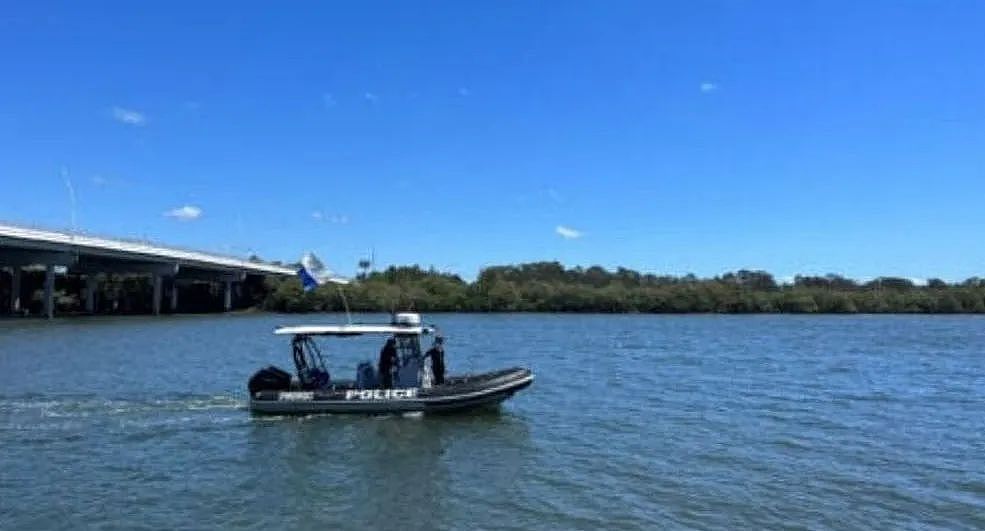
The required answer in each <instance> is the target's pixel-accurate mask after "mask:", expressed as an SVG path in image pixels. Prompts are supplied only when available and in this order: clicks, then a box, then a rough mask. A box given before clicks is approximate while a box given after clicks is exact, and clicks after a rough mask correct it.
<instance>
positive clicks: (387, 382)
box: [379, 343, 397, 389]
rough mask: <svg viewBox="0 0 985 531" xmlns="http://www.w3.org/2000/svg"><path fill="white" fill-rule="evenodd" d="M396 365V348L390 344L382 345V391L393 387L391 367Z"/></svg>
mask: <svg viewBox="0 0 985 531" xmlns="http://www.w3.org/2000/svg"><path fill="white" fill-rule="evenodd" d="M396 364H397V347H396V345H394V344H392V343H387V344H386V345H383V349H382V350H380V365H379V369H380V382H382V384H383V385H382V386H383V388H384V389H390V388H392V387H393V367H394V365H396Z"/></svg>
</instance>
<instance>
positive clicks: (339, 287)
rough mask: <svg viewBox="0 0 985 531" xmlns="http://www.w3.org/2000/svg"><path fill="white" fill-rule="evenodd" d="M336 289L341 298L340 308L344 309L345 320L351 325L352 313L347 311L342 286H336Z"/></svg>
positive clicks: (347, 306)
mask: <svg viewBox="0 0 985 531" xmlns="http://www.w3.org/2000/svg"><path fill="white" fill-rule="evenodd" d="M336 287H337V288H338V290H339V297H342V307H343V308H345V318H346V320H347V321H349V324H352V312H350V311H349V301H348V300H347V299H346V298H345V291H344V290H343V289H342V285H341V284H338V285H336Z"/></svg>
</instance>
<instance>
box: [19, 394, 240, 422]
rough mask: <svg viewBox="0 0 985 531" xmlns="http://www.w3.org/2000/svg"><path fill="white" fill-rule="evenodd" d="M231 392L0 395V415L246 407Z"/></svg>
mask: <svg viewBox="0 0 985 531" xmlns="http://www.w3.org/2000/svg"><path fill="white" fill-rule="evenodd" d="M246 408H247V403H246V401H244V400H243V399H242V398H241V397H236V396H232V395H188V394H183V395H162V396H154V397H140V398H137V397H110V398H107V397H105V396H96V395H37V394H33V395H20V396H0V416H3V417H32V416H34V417H38V418H78V417H107V416H110V417H111V416H118V415H130V414H154V413H176V412H194V411H212V410H237V409H246Z"/></svg>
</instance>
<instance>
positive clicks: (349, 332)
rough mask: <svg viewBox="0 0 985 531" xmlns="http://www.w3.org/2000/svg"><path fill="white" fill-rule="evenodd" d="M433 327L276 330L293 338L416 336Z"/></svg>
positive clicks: (344, 325)
mask: <svg viewBox="0 0 985 531" xmlns="http://www.w3.org/2000/svg"><path fill="white" fill-rule="evenodd" d="M433 332H434V328H433V327H431V326H426V325H424V326H421V325H418V326H407V325H399V324H340V325H302V326H282V327H280V328H277V329H276V330H274V334H277V335H293V336H358V335H362V334H395V335H414V336H419V335H421V334H431V333H433Z"/></svg>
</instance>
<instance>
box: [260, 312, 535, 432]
mask: <svg viewBox="0 0 985 531" xmlns="http://www.w3.org/2000/svg"><path fill="white" fill-rule="evenodd" d="M435 332H436V330H435V328H434V327H432V326H427V325H422V324H421V317H420V315H418V314H415V313H398V314H396V315H395V316H394V318H393V320H392V321H391V322H390V323H386V324H339V325H306V326H289V327H281V328H278V329H276V330H275V331H274V334H276V335H285V336H291V351H292V354H293V358H294V367H295V375H294V376H292V375H291V374H290V373H288V372H287V371H285V370H283V369H280V368H278V367H275V366H268V367H266V368H263V369H260V370H259V371H257V372H256V373H255V374H254V375H253V376H252V377H251V378H250V380H249V383H248V386H247V387H248V389H249V393H250V410H251V411H252V412H254V413H259V414H276V415H285V414H312V413H363V414H388V413H417V412H421V413H435V412H456V411H463V410H469V409H473V408H478V407H483V406H491V405H496V404H499V403H501V402H503V401H504V400H506V399H508V398H510V397H512V396H513V394H514V393H516V392H517V391H519V390H521V389H524V388H526V387H528V386H529V385H530V384H531V383H533V381H534V375H533V373H531V372H530V370H529V369H525V368H520V367H514V368H509V369H501V370H497V371H492V372H485V373H481V374H465V375H460V376H450V377H447V378H445V379H444V381H443V382H442V383H440V384H437V383H433V381H434V378H433V375H432V373H431V370H430V363H428V360H426V359H425V355H422V353H421V336H425V335H433V334H435ZM367 334H376V335H381V336H388V337H389V338H392V339H393V342H394V343H393V345H392V346H393V347H395V350H396V352H395V356H394V358H393V359H394V361H393V363H392V365H393V367H392V371H391V372H390V374H389V376H388V375H386V374H384V375H381V374H379V373H378V371H377V369H376V367H375V366H374V365H373V364H372V363H370V362H369V361H365V362H362V363H360V364H359V366H358V367H357V369H356V378H355V380H334V379H332V378H331V376H330V375H329V372H328V370H327V369H326V366H325V359H324V356H323V355H322V351H321V348H320V347H319V345H318V343H317V342H316V338H324V337H336V338H338V337H349V336H359V335H367ZM384 382H389V383H390V384H391V385H390V386H386V385H385V384H384Z"/></svg>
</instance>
